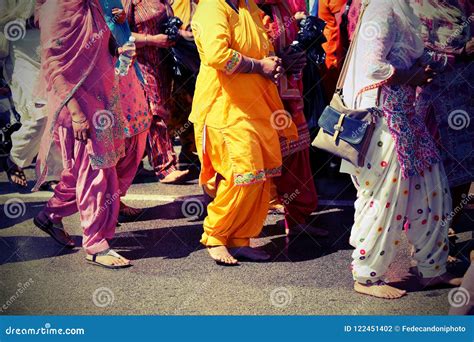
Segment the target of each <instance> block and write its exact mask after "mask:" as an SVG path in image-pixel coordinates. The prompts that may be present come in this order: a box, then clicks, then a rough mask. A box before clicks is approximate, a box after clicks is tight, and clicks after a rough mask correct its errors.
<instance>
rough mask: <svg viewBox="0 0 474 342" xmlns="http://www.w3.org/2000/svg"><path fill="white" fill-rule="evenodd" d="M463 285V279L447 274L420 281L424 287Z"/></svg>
mask: <svg viewBox="0 0 474 342" xmlns="http://www.w3.org/2000/svg"><path fill="white" fill-rule="evenodd" d="M461 283H462V278H456V277H455V276H453V275H452V274H449V273H447V272H446V273H444V274H442V275H440V276H438V277H433V278H421V279H420V284H421V285H422V286H423V287H434V286H438V285H451V286H461Z"/></svg>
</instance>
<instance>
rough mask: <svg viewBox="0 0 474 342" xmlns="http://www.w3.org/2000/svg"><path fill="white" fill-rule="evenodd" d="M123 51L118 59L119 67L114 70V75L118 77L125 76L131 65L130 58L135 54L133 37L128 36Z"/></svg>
mask: <svg viewBox="0 0 474 342" xmlns="http://www.w3.org/2000/svg"><path fill="white" fill-rule="evenodd" d="M123 49H124V52H123V53H122V54H121V55H120V57H119V65H118V66H117V67H116V68H115V73H116V74H118V75H120V76H125V75H127V74H128V70H129V69H130V65H131V64H132V57H133V54H134V52H135V37H133V36H130V38H128V42H126V43H125V44H124V45H123Z"/></svg>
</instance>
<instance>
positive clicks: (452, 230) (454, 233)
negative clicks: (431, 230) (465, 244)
mask: <svg viewBox="0 0 474 342" xmlns="http://www.w3.org/2000/svg"><path fill="white" fill-rule="evenodd" d="M455 236H456V232H455V231H454V229H453V228H449V229H448V237H455Z"/></svg>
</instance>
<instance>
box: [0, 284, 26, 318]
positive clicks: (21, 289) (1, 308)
mask: <svg viewBox="0 0 474 342" xmlns="http://www.w3.org/2000/svg"><path fill="white" fill-rule="evenodd" d="M34 282H35V281H34V280H33V279H32V278H30V279H28V280H27V281H26V282H25V283H18V287H17V289H16V291H15V293H14V294H13V295H12V296H11V297H10V298H8V299H7V301H6V302H5V303H4V304H3V305H2V306H0V313H2V312H5V311H7V310H8V308H9V307H10V306H12V305H13V303H15V302H16V300H17V299H18V298H20V297H21V295H22V294H23V293H24V292H25V291H26V290H28V288H29V287H30V286H31V285H32V284H33V283H34Z"/></svg>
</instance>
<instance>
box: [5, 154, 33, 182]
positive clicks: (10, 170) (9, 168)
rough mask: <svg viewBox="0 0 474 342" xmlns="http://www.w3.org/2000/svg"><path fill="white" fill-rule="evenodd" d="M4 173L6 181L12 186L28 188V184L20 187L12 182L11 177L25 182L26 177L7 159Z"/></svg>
mask: <svg viewBox="0 0 474 342" xmlns="http://www.w3.org/2000/svg"><path fill="white" fill-rule="evenodd" d="M6 166H7V167H6V172H7V177H8V181H9V182H10V183H11V184H13V185H17V186H20V187H22V188H26V187H27V186H28V183H27V184H25V185H22V184H19V183H17V182H15V181H14V180H13V176H15V177H18V178H20V179H21V180H23V181H25V182H27V180H26V175H25V173H24V172H23V170H22V169H20V168H19V167H18V165H16V164H15V163H13V162H12V161H11V160H10V158H7V161H6Z"/></svg>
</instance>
